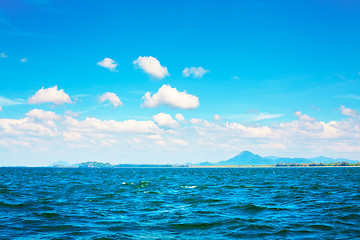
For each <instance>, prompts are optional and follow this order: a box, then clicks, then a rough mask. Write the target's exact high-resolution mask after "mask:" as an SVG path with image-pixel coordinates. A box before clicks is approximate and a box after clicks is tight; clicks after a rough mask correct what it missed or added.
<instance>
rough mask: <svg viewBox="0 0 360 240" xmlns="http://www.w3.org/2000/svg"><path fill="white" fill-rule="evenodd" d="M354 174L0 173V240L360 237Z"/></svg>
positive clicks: (358, 171) (359, 194)
mask: <svg viewBox="0 0 360 240" xmlns="http://www.w3.org/2000/svg"><path fill="white" fill-rule="evenodd" d="M359 181H360V168H348V167H345V168H340V167H339V168H241V169H238V168H232V169H226V168H225V169H223V168H217V169H213V168H204V169H201V168H199V169H193V168H166V169H163V168H157V169H156V168H146V169H141V168H126V169H59V168H0V211H1V214H0V239H236V238H259V239H263V238H266V239H284V238H285V239H286V238H288V239H313V238H317V239H354V238H360V228H359V226H360V185H359V183H360V182H359Z"/></svg>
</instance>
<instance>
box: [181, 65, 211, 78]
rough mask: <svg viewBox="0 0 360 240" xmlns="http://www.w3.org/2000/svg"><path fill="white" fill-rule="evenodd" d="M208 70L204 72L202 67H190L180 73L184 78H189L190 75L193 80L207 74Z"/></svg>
mask: <svg viewBox="0 0 360 240" xmlns="http://www.w3.org/2000/svg"><path fill="white" fill-rule="evenodd" d="M208 72H209V70H206V69H204V68H202V67H190V68H185V69H184V70H183V72H182V74H183V76H184V77H189V76H190V75H192V76H193V77H195V78H201V77H202V76H204V74H205V73H208Z"/></svg>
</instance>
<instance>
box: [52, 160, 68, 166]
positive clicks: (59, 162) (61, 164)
mask: <svg viewBox="0 0 360 240" xmlns="http://www.w3.org/2000/svg"><path fill="white" fill-rule="evenodd" d="M68 166H69V164H68V163H67V162H65V161H57V162H53V163H52V164H50V167H68Z"/></svg>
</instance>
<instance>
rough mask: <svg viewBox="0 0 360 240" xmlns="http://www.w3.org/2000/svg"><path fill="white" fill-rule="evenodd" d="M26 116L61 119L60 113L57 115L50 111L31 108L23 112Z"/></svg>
mask: <svg viewBox="0 0 360 240" xmlns="http://www.w3.org/2000/svg"><path fill="white" fill-rule="evenodd" d="M25 115H26V116H28V117H31V118H34V119H40V120H59V119H61V116H60V115H57V114H56V113H54V112H51V111H44V110H42V109H33V110H31V111H29V112H28V113H26V114H25Z"/></svg>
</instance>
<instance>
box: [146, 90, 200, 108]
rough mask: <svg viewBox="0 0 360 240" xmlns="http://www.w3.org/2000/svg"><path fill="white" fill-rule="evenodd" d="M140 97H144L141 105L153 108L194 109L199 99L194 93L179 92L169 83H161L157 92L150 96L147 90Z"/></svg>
mask: <svg viewBox="0 0 360 240" xmlns="http://www.w3.org/2000/svg"><path fill="white" fill-rule="evenodd" d="M142 99H144V104H143V105H142V106H143V107H146V108H155V107H159V106H168V107H172V108H182V109H194V108H197V107H198V106H199V99H198V97H196V96H195V95H191V94H188V93H186V92H185V91H184V92H179V91H178V90H177V89H176V88H172V87H171V86H170V85H165V84H164V85H163V86H162V87H161V88H160V89H159V90H158V92H157V93H155V94H154V95H153V96H151V94H150V92H147V93H146V94H145V95H144V96H143V97H142Z"/></svg>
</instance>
